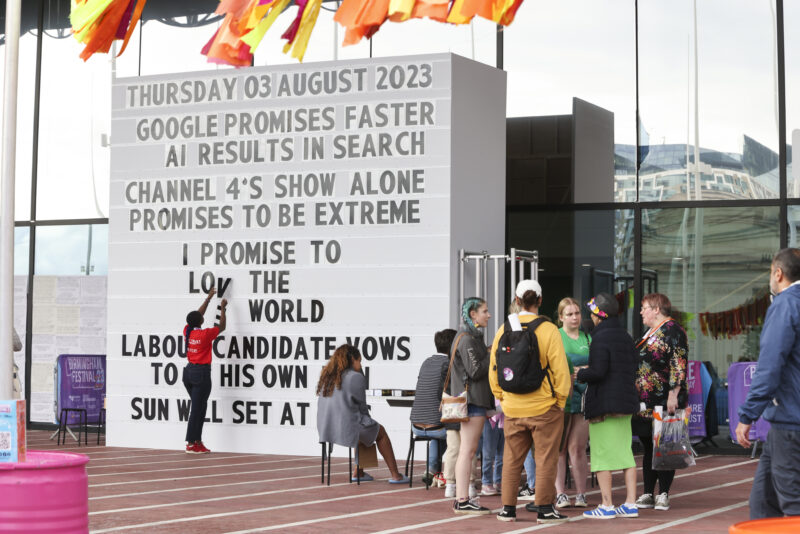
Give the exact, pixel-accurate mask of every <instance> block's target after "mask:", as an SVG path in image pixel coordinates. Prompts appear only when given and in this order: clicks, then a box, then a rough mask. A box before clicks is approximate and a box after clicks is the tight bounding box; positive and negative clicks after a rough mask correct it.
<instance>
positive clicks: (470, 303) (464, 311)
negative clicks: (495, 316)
mask: <svg viewBox="0 0 800 534" xmlns="http://www.w3.org/2000/svg"><path fill="white" fill-rule="evenodd" d="M484 304H486V301H485V300H483V299H482V298H480V297H469V298H467V299H465V300H464V304H463V305H462V306H461V320H462V321H463V323H464V326H466V327H467V331H468V332H471V333H472V334H473V335H478V334H480V330H478V328H477V327H476V326H475V321H473V320H472V317H470V316H469V312H471V311H473V310H477V309H478V308H480V307H481V306H483V305H484Z"/></svg>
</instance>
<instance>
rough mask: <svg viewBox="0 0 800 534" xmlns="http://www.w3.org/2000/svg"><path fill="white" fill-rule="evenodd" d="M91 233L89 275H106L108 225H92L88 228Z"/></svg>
mask: <svg viewBox="0 0 800 534" xmlns="http://www.w3.org/2000/svg"><path fill="white" fill-rule="evenodd" d="M89 228H90V229H91V231H92V240H91V244H92V248H91V250H90V251H89V254H88V257H89V274H90V275H103V276H105V275H107V274H108V225H107V224H93V225H91V226H90V227H89Z"/></svg>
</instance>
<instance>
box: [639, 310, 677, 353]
mask: <svg viewBox="0 0 800 534" xmlns="http://www.w3.org/2000/svg"><path fill="white" fill-rule="evenodd" d="M671 320H672V317H667V318H666V319H664V320H663V321H661V322H660V323H658V326H656V327H655V328H651V329H650V330H648V331H647V333H646V334H645V335H644V336H643V337H642V339H641V340H640V341H639V343H637V344H636V348H637V349H638V348H639V347H641V346H642V344H643V343H644V342H645V341H646V340H647V339H648V338H649V337H650V336H652V335H653V334H655V333H656V332H658V329H659V328H661V327H662V326H664V323H666V322H668V321H671Z"/></svg>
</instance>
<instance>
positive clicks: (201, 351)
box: [184, 325, 219, 364]
mask: <svg viewBox="0 0 800 534" xmlns="http://www.w3.org/2000/svg"><path fill="white" fill-rule="evenodd" d="M186 328H188V325H187V326H186ZM186 328H184V332H185V331H186ZM218 335H219V328H217V327H216V326H215V327H212V328H204V329H202V330H200V329H197V330H192V332H191V333H190V334H189V339H188V340H187V343H186V358H187V359H188V360H189V363H198V364H206V363H211V345H212V344H213V343H214V339H215V338H216V337H217V336H218Z"/></svg>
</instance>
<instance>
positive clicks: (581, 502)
mask: <svg viewBox="0 0 800 534" xmlns="http://www.w3.org/2000/svg"><path fill="white" fill-rule="evenodd" d="M574 506H575V508H586V507H587V506H588V505H587V504H586V495H584V494H583V493H579V494H577V495H575V504H574Z"/></svg>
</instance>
